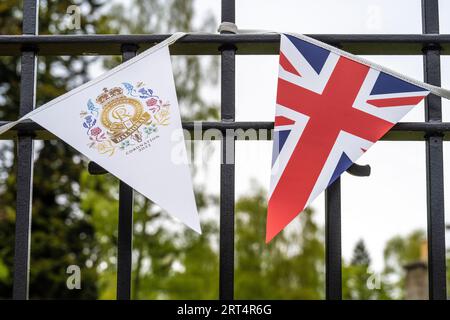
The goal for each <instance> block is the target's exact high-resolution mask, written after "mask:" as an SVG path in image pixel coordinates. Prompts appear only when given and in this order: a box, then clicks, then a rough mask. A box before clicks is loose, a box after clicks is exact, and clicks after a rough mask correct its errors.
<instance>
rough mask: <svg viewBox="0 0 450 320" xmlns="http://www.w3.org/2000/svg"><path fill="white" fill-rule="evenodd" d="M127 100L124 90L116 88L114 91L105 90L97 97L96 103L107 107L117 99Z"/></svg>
mask: <svg viewBox="0 0 450 320" xmlns="http://www.w3.org/2000/svg"><path fill="white" fill-rule="evenodd" d="M121 98H125V96H124V94H123V90H122V89H121V88H119V87H114V88H112V89H109V90H108V89H107V88H103V92H102V93H101V94H100V95H99V96H98V97H97V99H96V100H95V101H97V103H98V104H101V105H106V104H109V103H111V102H113V101H114V100H116V99H121Z"/></svg>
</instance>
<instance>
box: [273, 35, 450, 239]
mask: <svg viewBox="0 0 450 320" xmlns="http://www.w3.org/2000/svg"><path fill="white" fill-rule="evenodd" d="M279 59H280V60H279V64H280V65H279V73H278V89H277V98H276V112H275V127H274V138H273V140H274V143H273V156H272V175H271V184H270V191H269V202H268V213H267V225H266V242H269V241H270V240H271V239H272V238H273V237H274V236H275V235H277V234H278V233H279V232H280V231H281V230H282V229H283V228H284V227H285V226H286V225H288V224H289V223H290V222H291V221H292V220H293V219H294V218H295V217H296V216H297V215H298V214H299V213H300V212H301V211H303V210H304V209H305V207H306V206H307V205H308V204H310V203H311V202H312V201H313V200H314V199H315V198H316V197H317V196H318V195H319V194H320V193H321V192H322V191H324V190H325V189H326V188H327V187H328V186H329V185H330V184H331V183H333V182H334V181H335V180H336V179H337V178H338V177H339V176H340V175H341V174H342V173H343V172H344V171H345V170H347V169H348V168H349V167H350V166H351V165H352V163H354V162H355V161H356V160H357V159H358V158H359V157H360V156H361V155H363V154H364V152H366V150H367V149H369V148H370V147H371V146H372V145H373V144H374V143H375V142H376V141H377V140H379V139H380V138H381V137H382V136H383V135H384V134H385V133H386V132H387V131H388V130H389V129H390V128H392V126H393V125H394V124H395V123H396V122H398V121H399V120H400V119H401V118H402V117H403V116H404V115H406V114H407V113H408V112H409V111H410V110H411V109H412V108H413V107H414V106H416V105H417V104H418V103H420V102H421V101H422V100H423V99H424V98H425V97H426V96H427V95H428V94H429V93H430V92H433V93H435V94H437V95H441V96H444V97H447V98H448V97H449V92H448V91H447V90H444V89H441V88H437V87H434V86H431V85H428V84H425V83H422V82H419V81H415V80H412V79H408V78H406V77H404V76H402V75H399V74H396V73H395V72H393V71H390V70H387V69H385V68H382V67H380V66H377V65H374V64H372V63H370V62H367V61H366V60H363V59H361V58H359V57H356V56H353V55H351V54H349V53H346V52H344V51H342V50H339V49H336V48H334V47H331V46H328V45H326V44H323V43H321V42H318V41H317V40H314V39H311V38H309V37H306V36H303V35H290V34H285V35H284V34H282V35H281V44H280V58H279Z"/></svg>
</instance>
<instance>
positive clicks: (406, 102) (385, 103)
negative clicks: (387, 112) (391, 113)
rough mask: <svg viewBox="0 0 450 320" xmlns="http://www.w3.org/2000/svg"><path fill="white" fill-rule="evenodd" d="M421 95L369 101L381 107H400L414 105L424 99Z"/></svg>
mask: <svg viewBox="0 0 450 320" xmlns="http://www.w3.org/2000/svg"><path fill="white" fill-rule="evenodd" d="M423 98H425V97H423V96H421V97H405V98H390V99H374V100H367V103H370V104H371V105H373V106H375V107H379V108H385V107H400V106H413V105H416V104H418V103H419V102H420V101H422V100H423Z"/></svg>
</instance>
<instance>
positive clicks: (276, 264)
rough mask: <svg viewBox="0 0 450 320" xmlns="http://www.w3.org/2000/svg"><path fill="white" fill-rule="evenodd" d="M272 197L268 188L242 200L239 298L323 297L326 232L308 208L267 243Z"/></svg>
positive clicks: (238, 212)
mask: <svg viewBox="0 0 450 320" xmlns="http://www.w3.org/2000/svg"><path fill="white" fill-rule="evenodd" d="M266 212H267V197H266V195H265V193H264V192H263V191H261V190H260V191H258V192H257V193H255V194H254V195H251V196H248V197H243V198H241V199H239V200H238V202H237V204H236V282H235V286H236V288H235V295H236V298H237V299H322V298H323V297H324V244H323V230H322V229H321V228H319V226H318V225H317V223H316V222H315V221H314V219H313V216H314V212H313V211H312V210H311V209H307V210H305V211H304V212H303V213H302V214H301V215H300V217H299V218H297V219H296V220H295V222H294V223H293V224H292V227H294V228H289V229H288V230H285V231H283V232H282V233H280V234H279V235H277V237H275V238H274V240H272V241H271V242H270V243H269V244H268V245H266V244H265V242H264V239H265V219H266Z"/></svg>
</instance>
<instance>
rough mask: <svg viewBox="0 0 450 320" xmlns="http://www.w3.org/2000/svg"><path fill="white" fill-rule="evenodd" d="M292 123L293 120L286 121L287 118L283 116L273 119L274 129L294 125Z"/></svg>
mask: <svg viewBox="0 0 450 320" xmlns="http://www.w3.org/2000/svg"><path fill="white" fill-rule="evenodd" d="M294 123H295V121H294V120H291V119H288V118H286V117H283V116H276V117H275V127H278V126H287V125H290V124H294Z"/></svg>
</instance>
